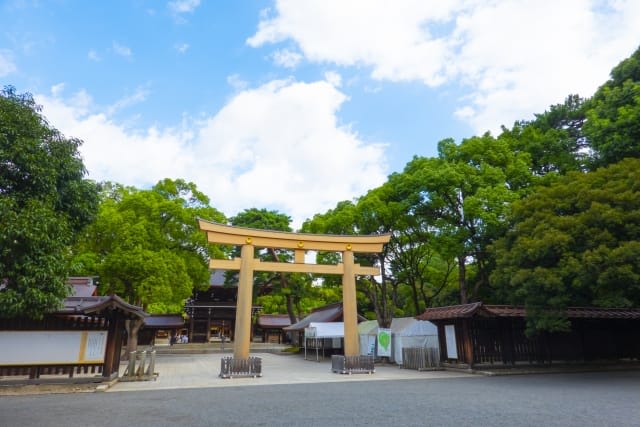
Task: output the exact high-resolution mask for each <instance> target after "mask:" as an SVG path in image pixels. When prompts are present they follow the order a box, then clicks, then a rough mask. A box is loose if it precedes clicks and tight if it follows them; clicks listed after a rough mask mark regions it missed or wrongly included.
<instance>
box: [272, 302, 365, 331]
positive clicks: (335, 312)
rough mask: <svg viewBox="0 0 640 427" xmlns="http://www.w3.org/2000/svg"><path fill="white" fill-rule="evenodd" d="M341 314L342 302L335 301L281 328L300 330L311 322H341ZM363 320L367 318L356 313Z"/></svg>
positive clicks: (359, 319) (359, 320) (360, 320)
mask: <svg viewBox="0 0 640 427" xmlns="http://www.w3.org/2000/svg"><path fill="white" fill-rule="evenodd" d="M343 315H344V312H343V309H342V302H335V303H333V304H329V305H325V306H323V307H319V308H316V309H314V310H312V311H311V313H309V315H308V316H307V317H305V318H304V319H302V320H301V321H299V322H298V323H294V324H293V325H291V326H287V327H286V328H283V330H285V331H302V330H304V329H305V328H308V327H309V325H310V324H311V322H314V323H316V322H318V323H322V322H341V321H342V319H343ZM365 320H367V319H366V318H364V317H363V316H361V315H359V314H358V322H362V321H365Z"/></svg>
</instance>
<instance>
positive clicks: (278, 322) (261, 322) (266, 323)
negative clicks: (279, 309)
mask: <svg viewBox="0 0 640 427" xmlns="http://www.w3.org/2000/svg"><path fill="white" fill-rule="evenodd" d="M289 326H291V319H290V318H289V315H288V314H260V315H258V320H257V321H256V326H255V329H254V330H255V333H256V334H259V335H260V336H261V337H262V342H274V343H276V342H277V343H278V344H282V343H284V342H287V341H289V340H288V339H287V333H286V332H285V331H284V328H286V327H289Z"/></svg>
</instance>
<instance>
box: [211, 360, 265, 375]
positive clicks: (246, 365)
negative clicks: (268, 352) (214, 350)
mask: <svg viewBox="0 0 640 427" xmlns="http://www.w3.org/2000/svg"><path fill="white" fill-rule="evenodd" d="M219 376H220V378H233V377H253V378H256V377H261V376H262V358H260V357H254V356H252V357H249V358H247V359H235V358H233V357H223V358H222V359H220V375H219Z"/></svg>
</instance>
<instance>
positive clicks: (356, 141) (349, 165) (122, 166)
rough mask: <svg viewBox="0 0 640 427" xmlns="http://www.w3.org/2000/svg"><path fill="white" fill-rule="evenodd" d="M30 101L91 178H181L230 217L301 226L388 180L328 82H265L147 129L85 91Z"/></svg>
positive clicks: (378, 151)
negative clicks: (74, 148)
mask: <svg viewBox="0 0 640 427" xmlns="http://www.w3.org/2000/svg"><path fill="white" fill-rule="evenodd" d="M37 100H38V102H39V103H41V104H42V105H43V106H44V114H45V116H46V117H47V118H48V119H49V121H50V122H51V123H52V124H53V125H54V126H55V127H57V128H58V129H60V130H61V131H62V132H63V133H64V134H65V135H69V136H74V137H78V138H81V139H82V140H84V145H83V146H82V148H81V150H82V154H83V157H84V159H85V165H86V166H87V169H88V170H89V172H90V177H91V178H93V179H96V180H107V179H108V180H112V181H117V182H121V183H123V184H127V185H135V186H139V187H141V186H148V185H151V184H153V183H155V182H157V181H158V180H160V179H162V178H165V177H171V178H178V177H180V178H185V179H187V180H191V181H193V182H195V183H196V184H197V185H198V187H199V188H200V189H201V190H203V191H204V192H205V193H206V194H208V195H209V197H211V200H212V205H213V206H215V207H217V208H218V209H220V210H222V211H223V212H224V213H226V214H227V215H234V214H236V213H237V212H239V211H241V210H242V209H245V208H251V207H259V208H261V207H266V208H269V209H278V210H280V211H281V212H284V213H286V214H288V215H291V216H292V217H293V218H294V226H295V227H298V226H300V224H301V222H302V221H303V220H304V219H306V218H308V217H311V216H312V215H314V214H315V213H318V212H324V211H326V210H327V209H330V208H332V207H334V206H335V204H336V203H337V202H338V201H341V200H346V199H352V198H354V197H358V196H360V195H362V194H364V193H365V192H366V191H367V190H369V189H371V188H374V187H376V186H378V185H380V184H382V183H383V182H384V180H385V177H386V173H387V171H386V169H387V165H386V164H385V161H384V147H383V146H382V145H380V144H375V143H369V142H365V141H362V140H361V139H360V137H359V136H358V135H357V134H355V133H354V132H353V131H351V130H350V129H349V128H348V127H343V126H339V125H338V123H337V119H336V114H337V112H338V110H339V109H340V106H341V105H342V104H343V103H344V102H345V101H346V100H347V97H346V96H345V95H344V94H343V93H342V92H340V91H339V90H337V89H336V88H335V87H334V86H333V85H331V84H330V83H328V82H326V81H318V82H314V83H301V82H294V81H272V82H269V83H267V84H265V85H263V86H261V87H258V88H253V89H245V90H243V91H241V92H239V93H237V94H236V95H235V96H234V97H233V98H231V99H230V101H229V102H228V103H227V105H226V106H224V107H223V108H222V109H221V110H220V111H218V112H217V114H215V115H214V116H212V117H210V118H208V119H206V120H204V121H201V122H195V121H192V120H187V121H186V122H185V123H186V125H182V126H181V127H179V128H166V129H159V128H155V127H151V128H149V129H146V130H144V131H132V130H129V129H127V128H125V127H124V126H123V125H121V124H119V123H116V122H115V121H114V120H113V119H112V118H110V116H109V115H108V114H107V113H104V112H96V111H94V110H95V108H94V109H92V108H89V107H88V106H87V100H89V101H90V97H88V95H87V94H86V93H84V92H81V93H79V94H76V95H75V96H74V97H73V98H72V99H71V100H67V99H62V98H59V97H56V96H38V97H37ZM309 100H313V102H309Z"/></svg>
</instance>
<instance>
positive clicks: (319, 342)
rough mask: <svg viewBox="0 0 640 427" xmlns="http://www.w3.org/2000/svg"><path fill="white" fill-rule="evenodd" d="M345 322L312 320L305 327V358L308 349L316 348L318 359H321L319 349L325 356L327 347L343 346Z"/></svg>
mask: <svg viewBox="0 0 640 427" xmlns="http://www.w3.org/2000/svg"><path fill="white" fill-rule="evenodd" d="M343 338H344V322H310V323H309V326H308V327H306V328H305V329H304V358H305V359H306V358H307V349H315V350H316V360H320V354H319V352H318V351H319V350H322V357H323V358H324V350H325V349H336V348H342V339H343Z"/></svg>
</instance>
